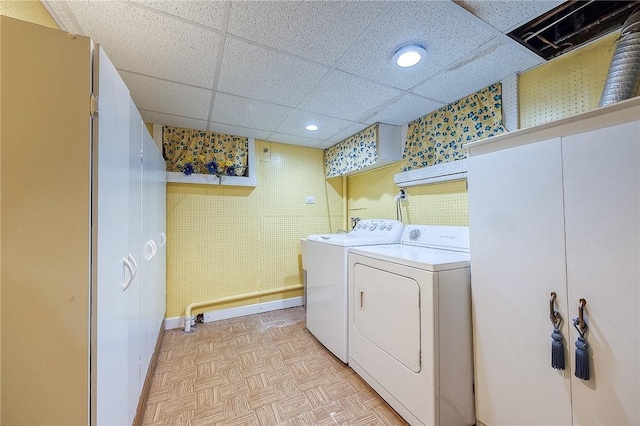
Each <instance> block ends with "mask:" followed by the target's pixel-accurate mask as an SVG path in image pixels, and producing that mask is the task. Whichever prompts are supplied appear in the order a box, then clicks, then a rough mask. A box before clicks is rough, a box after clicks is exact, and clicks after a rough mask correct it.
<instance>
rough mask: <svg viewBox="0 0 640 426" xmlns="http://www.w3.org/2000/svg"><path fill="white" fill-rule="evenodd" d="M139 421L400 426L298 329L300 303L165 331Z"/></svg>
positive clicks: (395, 416)
mask: <svg viewBox="0 0 640 426" xmlns="http://www.w3.org/2000/svg"><path fill="white" fill-rule="evenodd" d="M143 424H144V425H150V426H151V425H172V426H174V425H225V426H232V425H335V424H340V425H406V424H407V423H406V422H405V421H404V420H403V419H402V418H401V417H400V416H399V415H398V414H397V413H396V412H395V411H393V409H392V408H391V407H389V405H387V404H386V403H385V402H384V400H383V399H382V398H381V397H380V396H379V395H378V394H377V393H376V392H375V391H374V390H373V389H371V388H370V387H369V385H367V383H366V382H364V380H362V379H361V378H360V376H358V375H357V374H356V373H355V372H354V371H353V370H352V369H350V368H349V367H348V366H346V365H344V364H342V363H341V362H340V361H339V360H338V359H337V358H335V357H334V356H333V355H332V354H331V353H330V352H329V351H327V350H326V349H325V348H324V346H322V345H321V344H320V343H319V342H318V341H317V340H316V339H315V338H314V337H313V336H312V335H311V333H310V332H309V331H308V330H307V329H306V327H305V310H304V309H303V308H302V307H296V308H290V309H283V310H280V311H272V312H265V313H262V314H256V315H250V316H245V317H241V318H234V319H228V320H222V321H216V322H211V323H207V324H198V327H197V330H196V331H195V332H193V333H184V332H183V331H182V330H170V331H167V332H166V333H165V335H164V339H163V341H162V346H161V348H160V353H159V356H158V364H157V367H156V371H155V374H154V376H153V381H152V383H151V390H150V393H149V398H148V401H147V406H146V410H145V414H144V418H143Z"/></svg>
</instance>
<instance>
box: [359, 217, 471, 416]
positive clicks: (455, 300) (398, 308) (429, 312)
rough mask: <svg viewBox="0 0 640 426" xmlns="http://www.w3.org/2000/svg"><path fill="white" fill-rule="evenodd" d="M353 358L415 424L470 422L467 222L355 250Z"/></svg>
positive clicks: (408, 232)
mask: <svg viewBox="0 0 640 426" xmlns="http://www.w3.org/2000/svg"><path fill="white" fill-rule="evenodd" d="M348 269H349V307H350V309H349V312H350V315H349V333H350V334H349V366H350V367H351V368H353V369H354V370H355V371H356V372H357V373H358V374H359V375H360V376H361V377H362V378H363V379H364V380H365V381H366V382H367V383H369V385H371V387H372V388H373V389H375V390H376V391H377V392H378V393H379V394H380V395H381V396H382V397H383V398H384V399H385V400H386V401H387V402H388V403H389V405H391V407H393V408H394V409H395V410H396V411H397V412H398V413H399V414H400V415H401V416H402V417H404V418H405V420H407V421H408V422H409V423H410V424H412V425H472V424H474V422H475V415H474V400H473V357H472V338H471V294H470V274H469V231H468V228H467V227H449V226H446V227H445V226H420V225H407V226H405V228H404V232H403V236H402V241H401V243H400V244H392V245H385V246H374V247H354V248H351V249H350V250H349V256H348Z"/></svg>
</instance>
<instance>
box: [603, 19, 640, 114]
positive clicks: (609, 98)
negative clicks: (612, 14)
mask: <svg viewBox="0 0 640 426" xmlns="http://www.w3.org/2000/svg"><path fill="white" fill-rule="evenodd" d="M639 88H640V9H638V8H636V10H634V11H633V12H632V13H631V16H629V18H627V20H626V21H625V22H624V24H623V25H622V29H621V30H620V38H619V39H618V44H617V45H616V50H615V52H614V53H613V58H612V59H611V65H610V66H609V73H608V74H607V80H606V82H605V84H604V89H603V90H602V96H601V97H600V104H599V106H605V105H609V104H613V103H616V102H619V101H623V100H625V99H629V98H632V97H634V96H636V95H637V94H638V89H639Z"/></svg>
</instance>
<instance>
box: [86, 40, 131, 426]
mask: <svg viewBox="0 0 640 426" xmlns="http://www.w3.org/2000/svg"><path fill="white" fill-rule="evenodd" d="M96 55H97V66H96V67H95V70H96V72H97V74H96V76H95V77H94V93H95V92H97V93H96V94H97V95H98V97H99V100H100V103H99V114H98V115H97V116H96V117H95V118H94V126H95V128H94V133H95V132H97V139H95V141H96V142H97V144H96V143H94V155H95V159H96V160H97V162H94V167H95V168H94V178H95V177H96V176H97V180H96V181H95V182H94V185H93V190H94V192H93V196H94V197H97V201H96V198H94V203H95V204H94V217H93V220H94V237H96V236H97V238H94V247H93V249H94V252H95V253H96V255H97V261H96V262H95V263H94V267H95V268H96V269H95V272H94V274H96V277H97V279H96V280H95V282H94V286H95V289H94V293H93V299H94V301H95V303H97V305H96V309H95V310H94V311H93V312H92V315H95V316H96V322H97V330H94V334H93V336H92V339H93V340H94V342H93V343H94V344H95V348H96V350H97V353H95V354H94V355H96V356H92V358H91V369H92V373H93V372H94V371H95V372H97V382H96V388H93V389H92V391H94V393H93V395H92V399H93V400H94V401H95V402H96V404H97V405H96V406H97V413H96V419H97V424H99V425H116V424H118V425H119V424H131V422H132V421H133V418H129V417H128V415H127V409H126V407H127V406H128V403H127V398H128V392H127V385H128V376H127V375H128V365H127V364H128V362H129V359H128V339H129V337H128V336H129V326H128V318H127V296H128V295H127V291H125V288H124V286H123V284H124V283H125V282H126V281H127V280H128V277H130V272H129V271H128V270H127V269H126V268H125V263H124V260H125V259H127V258H128V255H129V250H128V249H129V239H128V223H129V211H128V208H129V206H128V204H129V102H130V101H129V99H130V98H129V90H128V89H127V87H126V86H125V84H124V82H123V81H122V79H121V78H120V75H119V74H118V72H117V71H116V69H115V68H114V66H113V65H112V64H111V62H110V61H109V58H107V56H106V55H105V53H104V51H103V50H102V49H100V48H99V46H96ZM96 89H97V90H96ZM96 173H97V175H96ZM96 224H97V225H96ZM96 230H97V233H96ZM129 288H131V286H129V287H128V288H127V290H128V289H129ZM96 393H97V394H96Z"/></svg>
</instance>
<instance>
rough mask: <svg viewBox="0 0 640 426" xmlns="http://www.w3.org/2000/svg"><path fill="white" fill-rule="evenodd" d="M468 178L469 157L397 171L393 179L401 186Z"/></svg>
mask: <svg viewBox="0 0 640 426" xmlns="http://www.w3.org/2000/svg"><path fill="white" fill-rule="evenodd" d="M466 178H467V159H466V158H465V159H463V160H456V161H450V162H448V163H439V164H436V165H434V166H427V167H423V168H420V169H416V170H409V171H406V172H401V173H396V174H395V175H394V177H393V180H394V182H395V184H396V185H398V186H399V187H400V188H406V187H408V186H415V185H430V184H433V183H440V182H449V181H453V180H461V179H466Z"/></svg>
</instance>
